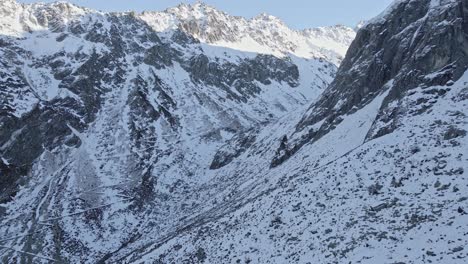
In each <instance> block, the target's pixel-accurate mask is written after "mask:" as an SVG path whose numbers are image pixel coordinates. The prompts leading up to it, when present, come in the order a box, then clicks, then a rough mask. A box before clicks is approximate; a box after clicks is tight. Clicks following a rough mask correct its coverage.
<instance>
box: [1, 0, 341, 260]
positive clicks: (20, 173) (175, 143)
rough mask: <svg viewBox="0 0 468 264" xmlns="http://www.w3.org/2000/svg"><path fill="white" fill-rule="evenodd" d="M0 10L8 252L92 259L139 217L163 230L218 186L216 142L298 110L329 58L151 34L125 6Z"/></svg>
mask: <svg viewBox="0 0 468 264" xmlns="http://www.w3.org/2000/svg"><path fill="white" fill-rule="evenodd" d="M0 11H1V15H2V16H1V17H0V21H1V23H0V25H1V29H0V32H1V35H0V53H1V56H0V65H1V67H0V87H1V89H0V100H1V102H2V104H1V112H0V127H1V130H0V157H1V160H0V169H1V177H2V181H1V182H0V203H1V207H0V221H1V223H2V224H1V225H0V226H1V227H0V234H1V237H0V241H1V242H0V243H1V245H0V246H1V248H0V256H1V258H2V261H6V262H10V263H11V262H13V263H15V262H22V261H24V262H31V263H37V262H41V261H42V262H49V261H51V260H55V261H59V262H60V261H63V262H90V263H93V262H96V261H97V260H98V259H99V258H102V257H104V256H105V255H106V254H107V253H110V252H112V251H114V250H116V249H117V248H118V247H119V246H118V245H120V244H123V243H126V241H127V242H128V240H129V239H130V240H133V239H135V238H132V237H134V236H135V235H136V232H138V230H140V229H141V228H142V227H148V225H149V226H151V229H152V231H151V232H155V234H157V233H162V232H167V231H169V230H171V229H172V228H174V227H175V226H176V225H174V222H176V221H177V220H178V219H183V218H188V217H190V216H192V215H194V213H195V212H198V211H199V210H201V208H202V207H204V206H205V204H204V201H206V200H207V198H208V197H210V196H212V195H213V193H216V192H218V191H219V188H216V187H213V186H211V184H213V183H214V182H217V180H216V179H217V175H218V173H217V172H215V171H211V170H209V167H210V166H211V164H212V160H213V157H214V156H215V155H216V153H217V152H218V150H219V148H220V147H221V146H223V145H224V144H226V143H227V142H228V141H229V140H230V139H231V138H233V137H234V136H235V135H237V134H242V133H251V131H258V130H259V129H260V128H261V127H263V126H265V125H266V124H268V123H271V122H275V121H276V120H277V119H278V118H281V117H282V116H285V115H287V114H288V113H289V112H290V111H296V110H297V109H299V108H302V107H304V106H305V105H306V104H308V103H309V102H310V101H313V100H314V99H315V98H317V97H318V96H319V94H320V93H321V91H322V90H323V89H325V87H326V86H328V84H329V83H330V82H331V81H332V79H333V77H334V75H335V73H336V69H337V68H336V65H335V63H336V61H332V60H328V59H327V58H326V57H325V56H317V57H314V58H309V57H307V58H304V57H299V56H295V55H294V54H282V56H281V57H275V56H272V55H271V54H268V52H265V53H262V54H259V53H255V52H249V51H245V50H241V49H240V50H239V49H233V48H232V47H231V48H230V47H224V46H222V45H214V44H213V43H209V42H203V41H201V40H200V39H197V38H194V37H193V36H192V35H190V34H186V33H185V32H184V31H181V30H178V29H171V30H170V31H171V32H167V30H166V31H165V32H156V31H154V29H153V28H152V27H150V26H149V25H148V24H147V23H146V22H145V21H143V20H141V19H140V18H139V17H138V16H136V15H135V14H133V13H102V12H97V11H93V10H89V9H86V8H81V7H77V6H75V5H72V4H69V3H66V2H58V3H53V4H31V5H26V4H18V3H16V2H14V1H10V0H8V1H2V2H1V6H0ZM271 27H272V28H273V27H274V25H272V26H271ZM273 48H274V47H272V49H273ZM200 190H202V191H200ZM163 204H164V205H163ZM153 228H154V229H153ZM145 239H146V238H145ZM144 241H145V240H144V239H142V242H144ZM85 252H86V253H85Z"/></svg>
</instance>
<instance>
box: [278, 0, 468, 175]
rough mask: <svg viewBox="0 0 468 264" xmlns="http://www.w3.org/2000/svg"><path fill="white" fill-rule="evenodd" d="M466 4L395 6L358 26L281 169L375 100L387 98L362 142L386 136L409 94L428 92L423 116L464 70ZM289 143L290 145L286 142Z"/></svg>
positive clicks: (301, 124)
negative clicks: (345, 55) (419, 89)
mask: <svg viewBox="0 0 468 264" xmlns="http://www.w3.org/2000/svg"><path fill="white" fill-rule="evenodd" d="M467 8H468V2H466V1H450V0H447V1H425V0H421V1H416V0H413V1H396V2H395V3H394V4H393V5H392V7H391V8H390V9H391V11H389V10H387V13H384V14H382V15H381V17H378V18H375V19H374V20H373V21H371V22H370V23H369V24H367V25H365V26H363V27H362V28H361V30H360V31H359V33H358V35H357V37H356V40H355V41H354V42H353V44H352V45H351V47H350V49H349V52H348V54H347V57H346V59H345V60H344V61H343V64H342V65H341V67H340V69H339V71H338V73H337V77H336V78H335V80H334V81H333V83H332V84H331V85H330V87H329V88H328V89H327V90H326V91H325V92H324V93H323V94H322V95H321V96H320V99H319V100H318V102H316V103H314V104H313V105H312V106H311V108H310V109H309V110H308V111H307V113H306V115H305V116H304V117H303V118H302V120H301V121H300V122H299V123H298V125H297V127H296V130H295V132H294V133H293V134H292V135H291V136H290V137H291V138H292V139H293V140H290V145H289V146H288V150H289V151H286V152H285V155H278V156H277V157H275V159H274V161H273V162H272V165H273V166H276V165H278V164H281V163H282V161H284V160H285V159H287V158H288V156H289V155H291V154H292V153H294V152H296V151H297V150H298V149H299V148H301V147H302V146H303V145H304V144H307V143H309V142H314V141H316V140H318V139H319V138H321V137H322V136H324V135H325V134H327V133H328V132H329V131H331V130H332V129H333V128H334V127H336V126H337V125H338V124H339V123H340V122H342V121H343V119H344V118H345V116H346V115H349V114H352V113H354V112H356V111H357V110H359V109H361V108H362V107H363V106H365V105H367V104H368V103H369V102H371V101H372V100H374V99H375V98H376V97H377V96H379V95H381V94H382V93H384V92H388V96H386V98H385V100H384V103H383V105H382V107H381V109H380V111H379V115H378V118H377V119H376V120H375V122H374V124H373V126H372V128H371V129H370V130H369V131H368V135H367V139H368V140H369V139H373V138H376V137H379V136H383V135H385V134H388V133H391V132H392V131H393V130H395V129H396V128H397V127H398V125H399V119H400V117H401V116H402V115H405V114H407V113H405V112H404V111H405V110H404V108H403V107H402V103H403V101H404V98H405V96H406V95H408V94H410V93H411V90H412V89H415V88H419V87H431V88H430V89H427V91H426V92H425V93H426V94H427V96H426V98H424V99H421V101H419V102H417V103H418V104H419V105H420V106H421V110H420V111H418V112H417V113H414V114H418V113H421V112H423V111H427V110H429V109H430V108H431V105H432V104H433V103H434V102H435V101H436V100H437V98H438V97H440V96H442V95H444V94H445V93H446V92H447V90H446V89H445V88H434V87H438V86H444V85H450V84H452V83H453V82H454V81H456V80H458V79H459V78H460V77H461V76H462V75H463V74H464V72H465V70H466V68H467V67H468V39H467V36H468V27H467V23H468V17H467ZM291 141H292V142H291Z"/></svg>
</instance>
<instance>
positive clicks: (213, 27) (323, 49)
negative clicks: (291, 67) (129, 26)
mask: <svg viewBox="0 0 468 264" xmlns="http://www.w3.org/2000/svg"><path fill="white" fill-rule="evenodd" d="M139 17H141V18H142V19H143V20H144V21H146V22H147V23H148V24H149V25H151V26H152V27H153V29H154V30H156V31H157V32H163V33H164V32H168V34H169V35H172V33H173V32H174V30H176V29H179V30H181V31H183V32H185V33H186V34H188V35H190V36H193V37H194V38H197V39H199V40H200V41H202V42H204V43H209V44H212V45H215V46H221V47H227V48H231V49H235V50H242V51H249V52H255V53H268V54H272V55H276V56H279V57H282V56H285V55H288V54H293V55H295V56H297V57H301V58H325V59H327V60H328V61H331V62H333V63H335V64H336V65H338V64H339V63H340V62H341V60H342V59H343V57H344V56H345V55H346V50H347V49H348V47H349V45H350V44H351V41H353V39H354V37H355V36H356V32H355V31H354V30H353V29H351V28H348V27H345V26H341V25H338V26H333V27H323V28H314V29H306V30H303V31H298V30H293V29H290V28H289V27H288V26H287V25H286V24H284V23H283V22H282V21H281V20H280V19H278V18H276V17H274V16H271V15H268V14H260V15H258V16H256V17H254V18H252V19H250V20H247V19H245V18H243V17H236V16H231V15H229V14H227V13H225V12H221V11H219V10H216V9H215V8H213V7H210V6H208V5H206V4H204V3H202V2H199V3H196V4H194V5H186V4H180V5H179V6H177V7H174V8H170V9H167V10H165V11H163V12H143V13H142V14H141V15H139Z"/></svg>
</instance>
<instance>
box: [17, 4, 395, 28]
mask: <svg viewBox="0 0 468 264" xmlns="http://www.w3.org/2000/svg"><path fill="white" fill-rule="evenodd" d="M392 1H393V0H205V1H204V2H205V3H207V4H210V5H212V6H215V7H217V8H218V9H220V10H223V11H226V12H228V13H229V14H232V15H238V16H244V17H247V18H250V17H253V16H255V15H257V14H259V13H262V12H265V13H268V14H271V15H274V16H277V17H279V18H281V19H282V20H283V21H285V22H286V24H288V25H289V26H291V27H293V28H298V29H302V28H308V27H316V26H328V25H335V24H344V25H348V26H351V27H354V26H355V25H356V24H357V23H358V22H359V21H360V20H365V19H370V18H372V17H374V16H376V15H378V14H379V13H380V12H381V11H383V10H384V9H385V8H386V7H387V6H388V5H389V4H390V3H391V2H392ZM19 2H24V3H31V2H37V1H34V0H19ZM41 2H53V1H44V0H42V1H41ZM70 2H73V3H75V4H77V5H81V6H86V7H89V8H93V9H98V10H103V11H127V10H135V11H143V10H164V9H166V8H168V7H172V6H175V5H177V4H178V3H180V2H184V3H194V2H196V1H195V0H191V1H175V0H131V1H129V0H112V1H108V0H70Z"/></svg>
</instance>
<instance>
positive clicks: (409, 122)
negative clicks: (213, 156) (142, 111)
mask: <svg viewBox="0 0 468 264" xmlns="http://www.w3.org/2000/svg"><path fill="white" fill-rule="evenodd" d="M467 7H468V2H467V1H464V0H453V1H429V0H403V1H396V2H395V3H394V4H393V5H392V6H391V7H390V8H389V9H388V10H387V11H386V12H384V13H383V14H382V15H381V16H380V17H378V18H376V19H374V20H373V21H370V22H369V23H368V24H367V25H366V26H365V27H363V29H362V30H361V31H360V32H359V33H358V36H357V39H356V41H355V42H354V43H353V44H352V46H351V48H350V51H349V52H348V56H347V58H346V59H345V60H344V62H343V64H342V66H341V68H340V70H339V72H338V74H337V78H336V79H335V80H334V82H333V83H332V84H331V85H330V87H329V88H327V89H326V91H325V92H324V94H323V95H322V96H321V97H320V99H319V100H318V101H317V102H316V103H314V104H313V105H312V106H311V107H310V109H309V110H308V111H307V112H306V113H305V114H304V113H301V112H298V113H297V114H292V115H291V116H288V117H287V118H284V119H282V120H281V121H280V122H278V123H277V124H272V125H270V126H268V127H267V128H265V130H263V131H262V132H260V133H259V134H258V135H257V137H256V139H255V141H254V142H253V143H249V144H248V145H249V146H248V147H247V148H241V147H240V148H237V149H241V150H242V153H241V154H240V155H236V156H234V157H232V159H231V160H230V162H229V164H227V165H225V166H224V167H222V169H220V170H221V171H222V172H223V176H220V177H224V181H226V182H233V181H235V182H237V184H236V186H235V187H234V188H233V189H232V192H231V193H230V194H228V195H224V194H223V195H220V196H216V197H214V198H212V200H211V201H212V203H213V205H214V206H213V207H212V208H210V209H209V210H204V211H202V212H200V213H199V214H198V215H196V216H194V217H193V218H192V219H188V220H187V221H186V222H185V223H183V224H182V225H180V226H179V227H178V228H176V229H174V231H173V232H170V233H167V234H166V235H164V236H162V237H160V238H154V239H153V240H152V241H150V242H148V241H147V240H139V241H136V242H134V243H132V244H130V245H127V247H125V248H123V249H121V250H119V251H117V252H115V253H114V254H113V256H112V257H111V258H110V260H111V261H124V262H136V263H140V262H151V261H153V262H156V263H181V262H184V261H185V262H206V263H224V262H228V263H349V262H351V263H355V262H356V263H465V262H466V260H467V258H468V251H467V249H466V243H467V242H468V236H467V234H468V215H467V213H466V211H467V200H468V197H467V196H466V193H467V188H468V185H467V177H468V174H467V169H468V168H467V164H468V158H467V155H468V141H467V137H466V136H467V132H466V131H467V130H468V120H467V116H466V114H467V113H466V109H468V108H467V104H468V101H467V100H468V95H467V92H468V71H467V69H468V64H467V63H466V59H467V58H468V56H467V55H468V54H467V49H466V45H467V43H468V39H467V36H468V34H467V32H466V30H467V29H468V27H466V21H467V16H468V9H467ZM294 119H295V120H294ZM250 138H251V137H250V135H246V136H240V138H239V139H236V140H235V141H234V142H239V143H240V145H243V143H242V142H251V140H250ZM243 139H245V140H243ZM278 146H279V148H278ZM232 149H233V147H232V146H226V148H225V150H224V152H225V153H232V152H233V151H232ZM234 150H236V148H234ZM221 152H223V151H221ZM234 152H235V151H234ZM272 161H273V162H272ZM272 165H273V166H272ZM270 167H271V168H270ZM269 168H270V169H269ZM226 197H228V198H227V199H226ZM207 203H208V202H207Z"/></svg>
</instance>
